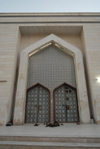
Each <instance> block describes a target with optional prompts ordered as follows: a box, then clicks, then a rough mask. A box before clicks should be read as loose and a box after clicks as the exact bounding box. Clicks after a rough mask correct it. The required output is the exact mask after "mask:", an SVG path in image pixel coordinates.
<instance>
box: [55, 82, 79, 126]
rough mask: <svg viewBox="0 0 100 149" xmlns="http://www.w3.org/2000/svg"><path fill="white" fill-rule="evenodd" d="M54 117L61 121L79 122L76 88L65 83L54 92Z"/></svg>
mask: <svg viewBox="0 0 100 149" xmlns="http://www.w3.org/2000/svg"><path fill="white" fill-rule="evenodd" d="M53 95H54V119H55V120H56V121H58V122H61V123H66V122H71V123H74V122H78V121H79V116H78V103H77V95H76V88H74V87H72V86H70V85H68V84H66V83H64V84H62V85H60V86H59V87H57V88H56V89H55V90H54V92H53Z"/></svg>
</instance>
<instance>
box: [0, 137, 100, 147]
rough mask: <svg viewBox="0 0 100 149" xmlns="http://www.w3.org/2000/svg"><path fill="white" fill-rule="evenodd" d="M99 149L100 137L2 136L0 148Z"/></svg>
mask: <svg viewBox="0 0 100 149" xmlns="http://www.w3.org/2000/svg"><path fill="white" fill-rule="evenodd" d="M17 148H18V149H80V148H81V149H99V148H100V138H78V137H75V138H72V137H63V138H60V137H31V136H0V149H17Z"/></svg>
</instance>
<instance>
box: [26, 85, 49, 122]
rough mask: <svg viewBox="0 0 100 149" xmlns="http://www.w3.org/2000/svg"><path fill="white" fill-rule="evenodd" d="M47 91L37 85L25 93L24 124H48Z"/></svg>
mask: <svg viewBox="0 0 100 149" xmlns="http://www.w3.org/2000/svg"><path fill="white" fill-rule="evenodd" d="M49 98H50V95H49V91H48V89H47V88H45V87H43V86H42V85H40V84H37V85H35V86H33V87H31V88H29V89H28V91H27V100H26V123H46V122H49Z"/></svg>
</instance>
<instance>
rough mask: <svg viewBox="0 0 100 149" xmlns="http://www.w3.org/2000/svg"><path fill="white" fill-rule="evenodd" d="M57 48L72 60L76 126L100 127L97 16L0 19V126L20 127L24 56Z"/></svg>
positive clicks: (99, 27)
mask: <svg viewBox="0 0 100 149" xmlns="http://www.w3.org/2000/svg"><path fill="white" fill-rule="evenodd" d="M50 42H53V43H58V44H59V45H60V46H61V47H63V50H64V52H66V50H65V49H67V53H69V54H70V55H72V56H73V57H74V62H75V72H76V82H77V95H78V107H79V116H80V123H90V119H92V120H93V121H94V122H95V123H98V124H99V123H100V99H99V96H100V91H99V89H100V84H99V82H97V78H98V77H100V61H99V60H100V14H99V13H64V14H63V13H60V14H59V13H58V14H57V13H55V14H53V13H49V14H46V13H45V14H39V13H38V14H34V13H29V14H25V13H23V14H0V125H6V124H7V123H8V122H9V121H13V122H14V124H15V125H16V124H18V125H22V124H24V117H25V101H26V83H27V67H28V56H29V55H30V54H32V53H33V54H34V52H35V51H39V50H41V47H42V46H44V45H45V44H47V43H50Z"/></svg>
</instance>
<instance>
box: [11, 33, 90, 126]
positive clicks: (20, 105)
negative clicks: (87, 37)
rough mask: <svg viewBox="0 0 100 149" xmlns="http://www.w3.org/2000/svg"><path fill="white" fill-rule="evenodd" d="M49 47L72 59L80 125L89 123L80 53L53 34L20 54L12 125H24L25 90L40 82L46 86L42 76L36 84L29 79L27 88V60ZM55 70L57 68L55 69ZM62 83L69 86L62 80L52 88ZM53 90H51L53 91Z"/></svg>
mask: <svg viewBox="0 0 100 149" xmlns="http://www.w3.org/2000/svg"><path fill="white" fill-rule="evenodd" d="M50 45H53V46H55V47H58V49H59V51H62V52H64V53H65V54H68V55H70V56H71V57H72V58H73V61H74V68H75V81H76V86H75V87H76V88H77V99H78V109H79V115H80V122H81V123H89V122H90V113H89V105H88V96H87V88H86V81H85V73H84V64H83V57H82V53H81V51H80V50H79V49H78V48H76V47H74V46H73V45H71V44H69V43H68V42H65V41H64V40H62V39H61V38H59V37H57V36H55V35H53V34H51V35H49V36H47V37H45V38H44V39H41V40H40V41H38V42H36V43H33V44H32V45H30V46H29V47H27V48H26V49H24V50H23V51H22V52H21V55H20V66H19V76H18V83H17V91H16V102H15V110H14V120H13V123H14V124H18V125H19V124H24V122H25V121H24V120H25V105H26V90H27V88H29V87H30V86H32V84H36V82H40V83H41V84H44V85H45V86H47V84H45V83H44V82H42V81H43V79H45V78H46V77H44V76H43V75H42V76H43V77H42V79H38V80H36V79H35V81H36V82H35V81H33V82H32V81H31V79H30V81H29V84H28V86H27V82H28V67H29V59H30V58H31V56H32V55H35V54H39V53H43V51H44V48H45V47H48V46H50ZM50 52H51V51H50ZM47 53H48V52H47ZM52 56H53V54H52ZM43 58H46V59H47V56H45V57H43ZM36 60H37V59H36ZM43 60H44V59H43ZM47 60H48V59H47ZM55 60H56V57H55ZM62 60H63V59H62ZM50 61H51V59H50ZM59 61H61V58H60V59H59ZM59 61H58V62H59ZM41 62H42V66H43V67H44V65H43V61H41ZM51 62H52V61H51ZM37 64H38V63H36V65H37ZM56 64H58V63H56ZM39 67H40V66H39ZM50 67H51V68H52V69H53V70H55V69H54V67H53V65H51V64H50ZM44 68H45V67H44ZM47 68H48V67H47ZM56 68H58V67H56ZM60 68H61V69H62V68H63V67H60ZM35 69H37V67H35ZM35 69H34V70H35ZM38 69H39V68H38ZM39 70H41V72H43V68H42V69H41V67H40V69H39ZM45 71H46V72H48V71H47V70H45ZM58 71H59V69H58ZM49 72H51V71H49ZM56 73H57V75H58V74H59V72H57V71H56ZM38 74H40V73H37V74H36V77H37V75H38ZM49 74H50V73H49ZM70 74H72V73H70ZM62 75H63V73H62V74H61V76H62ZM31 76H33V78H34V75H31ZM49 76H52V75H51V74H50V75H49ZM54 76H55V75H54ZM55 77H56V76H55ZM65 77H66V74H65ZM60 78H61V77H60ZM32 80H33V79H32ZM40 80H42V81H40ZM59 80H60V79H59ZM69 80H70V79H69ZM72 80H73V79H72ZM63 82H67V83H68V84H71V83H70V82H68V80H63V81H62V82H58V84H56V85H55V86H54V88H55V87H56V86H58V85H59V84H61V83H63ZM31 83H32V84H31ZM71 85H72V86H73V84H71ZM47 87H48V88H49V89H50V87H49V86H47ZM54 88H53V90H54ZM51 101H52V100H51ZM51 110H52V106H51Z"/></svg>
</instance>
